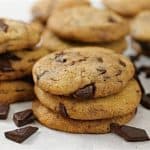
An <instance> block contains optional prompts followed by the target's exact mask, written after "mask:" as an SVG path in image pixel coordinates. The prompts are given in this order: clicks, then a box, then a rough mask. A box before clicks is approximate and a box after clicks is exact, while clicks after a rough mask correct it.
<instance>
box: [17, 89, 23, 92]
mask: <svg viewBox="0 0 150 150" xmlns="http://www.w3.org/2000/svg"><path fill="white" fill-rule="evenodd" d="M24 91H25V89H16V92H24Z"/></svg>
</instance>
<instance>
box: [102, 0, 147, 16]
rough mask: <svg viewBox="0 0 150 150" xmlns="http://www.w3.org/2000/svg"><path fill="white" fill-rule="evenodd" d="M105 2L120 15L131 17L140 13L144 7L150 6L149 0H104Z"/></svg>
mask: <svg viewBox="0 0 150 150" xmlns="http://www.w3.org/2000/svg"><path fill="white" fill-rule="evenodd" d="M103 3H104V4H105V5H106V6H107V7H108V8H110V9H112V10H113V11H115V12H117V13H119V14H120V15H123V16H127V17H131V16H135V15H136V14H138V13H139V12H140V11H142V10H143V9H149V8H150V1H149V0H138V2H137V0H132V2H131V0H103Z"/></svg>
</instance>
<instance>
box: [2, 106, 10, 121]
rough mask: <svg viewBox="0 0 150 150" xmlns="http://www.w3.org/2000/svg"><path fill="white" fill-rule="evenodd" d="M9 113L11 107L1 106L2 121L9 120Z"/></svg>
mask: <svg viewBox="0 0 150 150" xmlns="http://www.w3.org/2000/svg"><path fill="white" fill-rule="evenodd" d="M8 112H9V105H6V104H0V119H7V116H8Z"/></svg>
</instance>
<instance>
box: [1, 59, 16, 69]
mask: <svg viewBox="0 0 150 150" xmlns="http://www.w3.org/2000/svg"><path fill="white" fill-rule="evenodd" d="M0 71H2V72H12V71H14V69H13V68H12V65H11V63H10V61H9V60H3V59H0Z"/></svg>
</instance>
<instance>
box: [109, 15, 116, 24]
mask: <svg viewBox="0 0 150 150" xmlns="http://www.w3.org/2000/svg"><path fill="white" fill-rule="evenodd" d="M108 22H111V23H115V22H116V20H115V19H114V18H113V17H112V16H110V17H109V18H108Z"/></svg>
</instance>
